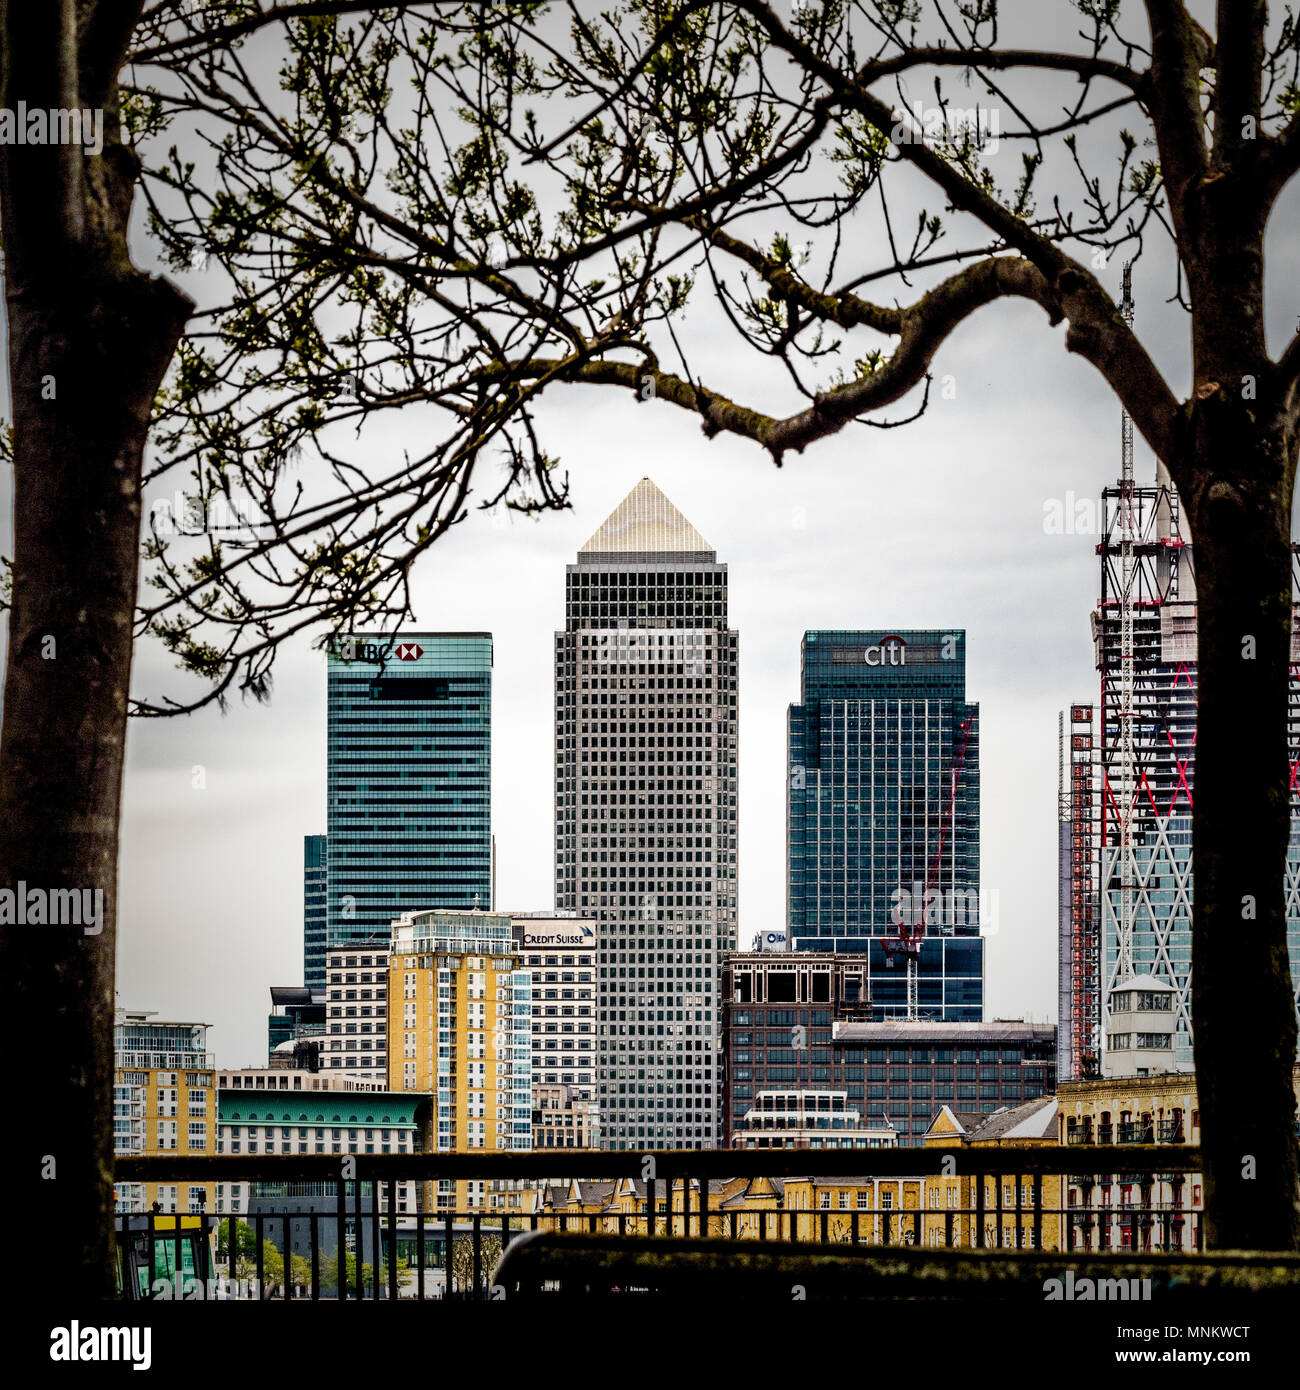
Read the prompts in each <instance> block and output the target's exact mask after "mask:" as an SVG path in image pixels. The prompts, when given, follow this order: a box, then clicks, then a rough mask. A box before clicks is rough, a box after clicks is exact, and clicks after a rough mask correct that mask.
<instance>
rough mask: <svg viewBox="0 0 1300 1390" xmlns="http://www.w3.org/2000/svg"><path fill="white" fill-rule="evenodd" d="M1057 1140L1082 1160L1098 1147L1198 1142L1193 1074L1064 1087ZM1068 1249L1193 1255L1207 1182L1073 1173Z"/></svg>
mask: <svg viewBox="0 0 1300 1390" xmlns="http://www.w3.org/2000/svg"><path fill="white" fill-rule="evenodd" d="M1057 1102H1058V1106H1059V1113H1058V1117H1057V1131H1058V1134H1057V1137H1058V1142H1059V1143H1062V1144H1066V1145H1069V1146H1071V1147H1076V1148H1077V1151H1078V1153H1079V1155H1080V1159H1081V1163H1080V1167H1082V1166H1083V1162H1082V1160H1086V1156H1087V1150H1088V1147H1089V1146H1090V1145H1094V1144H1160V1145H1164V1144H1167V1145H1169V1146H1170V1148H1171V1149H1177V1148H1178V1147H1180V1146H1183V1145H1187V1144H1199V1143H1200V1142H1201V1113H1200V1108H1199V1106H1198V1105H1197V1101H1196V1077H1195V1076H1194V1075H1193V1074H1192V1073H1191V1072H1169V1073H1166V1074H1164V1075H1161V1076H1142V1077H1139V1076H1129V1077H1123V1078H1120V1077H1106V1078H1099V1079H1095V1080H1088V1081H1066V1082H1062V1083H1061V1085H1060V1087H1059V1088H1058V1091H1057ZM1066 1200H1067V1205H1068V1208H1069V1218H1068V1233H1067V1235H1068V1245H1067V1248H1068V1249H1071V1250H1134V1251H1148V1250H1183V1251H1192V1250H1196V1249H1197V1248H1198V1246H1199V1241H1200V1224H1201V1213H1202V1211H1203V1209H1204V1202H1203V1184H1202V1182H1201V1175H1200V1174H1199V1173H1182V1172H1178V1171H1176V1170H1174V1169H1173V1168H1170V1169H1167V1170H1162V1171H1159V1172H1156V1173H1154V1174H1151V1173H1134V1172H1129V1173H1125V1172H1118V1173H1102V1174H1098V1173H1075V1174H1072V1175H1070V1176H1069V1178H1068V1182H1067V1198H1066Z"/></svg>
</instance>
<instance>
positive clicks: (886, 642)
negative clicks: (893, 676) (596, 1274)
mask: <svg viewBox="0 0 1300 1390" xmlns="http://www.w3.org/2000/svg"><path fill="white" fill-rule="evenodd" d="M862 659H863V661H865V662H866V663H867V665H868V666H906V665H907V643H906V642H904V641H903V639H902V638H901V637H892V636H891V637H882V638H881V639H880V641H879V642H878V643H877V644H876V645H875V646H874V647H868V648H867V649H866V651H864V652H863V653H862Z"/></svg>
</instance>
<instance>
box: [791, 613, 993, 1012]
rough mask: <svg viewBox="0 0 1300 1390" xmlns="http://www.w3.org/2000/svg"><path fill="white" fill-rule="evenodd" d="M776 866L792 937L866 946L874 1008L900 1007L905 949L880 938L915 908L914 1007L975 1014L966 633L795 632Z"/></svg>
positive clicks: (974, 767) (975, 852)
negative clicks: (797, 653) (793, 699)
mask: <svg viewBox="0 0 1300 1390" xmlns="http://www.w3.org/2000/svg"><path fill="white" fill-rule="evenodd" d="M788 733H789V744H788V749H789V766H788V781H787V788H788V790H787V798H788V800H787V820H786V868H787V892H788V898H787V902H788V928H789V936H790V945H791V947H792V948H793V949H795V950H815V951H851V952H863V953H865V954H866V956H867V963H868V983H869V985H870V989H871V995H872V1000H873V1003H874V1005H875V1011H876V1015H877V1017H889V1016H891V1015H901V1014H902V1013H904V1012H905V1010H906V1007H907V967H906V961H905V960H904V959H903V958H901V957H897V958H896V959H895V962H894V964H893V965H892V966H891V965H890V962H889V957H888V956H887V954H886V952H885V950H884V946H883V944H882V942H883V939H884V938H887V937H891V936H894V935H895V934H896V933H897V932H898V930H899V926H898V924H899V922H900V920H902V921H904V922H907V923H913V922H916V921H918V920H921V919H922V918H923V919H924V921H925V924H926V926H925V938H924V941H923V943H922V945H921V950H920V956H919V961H918V970H917V977H918V978H917V1009H918V1014H919V1015H920V1016H921V1017H925V1018H931V1019H936V1020H941V1021H947V1022H977V1021H979V1020H981V1019H982V1018H983V1008H984V942H983V939H982V937H981V935H980V922H981V916H982V912H981V898H980V855H979V804H980V803H979V706H978V705H976V704H971V703H969V702H968V701H967V699H966V634H965V632H963V631H960V630H956V631H950V632H940V631H902V632H862V631H859V632H845V631H833V632H832V631H820V632H808V633H805V634H804V640H803V676H802V698H801V702H800V703H799V704H796V705H791V706H790V710H789V719H788Z"/></svg>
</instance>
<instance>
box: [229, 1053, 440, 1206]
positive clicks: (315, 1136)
mask: <svg viewBox="0 0 1300 1390" xmlns="http://www.w3.org/2000/svg"><path fill="white" fill-rule="evenodd" d="M221 1076H222V1081H223V1085H222V1087H221V1089H220V1090H219V1092H218V1102H217V1139H216V1152H217V1153H220V1154H256V1155H268V1154H295V1155H298V1154H339V1155H342V1154H386V1153H391V1154H414V1153H418V1152H421V1151H422V1150H424V1149H425V1148H426V1147H427V1145H428V1142H429V1122H430V1112H431V1099H430V1097H429V1096H427V1095H424V1096H421V1095H407V1094H395V1093H394V1092H392V1091H388V1090H386V1089H384V1088H383V1085H382V1083H378V1082H370V1081H367V1080H365V1079H362V1078H353V1077H343V1076H339V1077H335V1076H330V1075H306V1076H302V1075H299V1074H294V1073H285V1072H282V1071H278V1070H275V1069H270V1070H268V1071H266V1072H262V1071H261V1069H257V1070H254V1071H250V1072H237V1071H235V1072H223V1073H222V1074H221ZM285 1080H287V1081H289V1082H290V1083H291V1084H290V1085H289V1086H288V1087H285V1086H281V1085H280V1084H279V1083H280V1082H281V1081H285ZM297 1080H301V1081H302V1082H303V1083H304V1084H303V1085H302V1086H301V1087H294V1086H293V1085H292V1082H293V1081H297ZM259 1081H262V1082H265V1084H262V1085H258V1084H248V1083H257V1082H259ZM225 1083H229V1084H225ZM313 1083H314V1084H313ZM417 1186H418V1184H417V1183H416V1182H415V1181H414V1180H408V1181H405V1182H399V1183H398V1184H397V1209H398V1212H399V1213H401V1214H403V1215H407V1214H410V1215H413V1214H414V1213H415V1212H416V1211H417V1210H418V1207H417V1197H418V1193H417ZM268 1199H282V1201H281V1206H280V1207H279V1208H277V1207H276V1206H274V1205H268V1204H267V1201H268ZM283 1199H295V1200H298V1202H299V1207H300V1208H301V1209H302V1210H305V1211H306V1210H311V1209H313V1201H315V1202H316V1209H317V1210H320V1211H331V1210H336V1209H337V1195H336V1187H335V1182H334V1180H332V1179H331V1180H329V1181H324V1182H303V1181H297V1180H285V1181H283V1182H261V1183H252V1184H250V1183H231V1184H229V1185H224V1184H218V1191H217V1193H216V1208H215V1209H216V1211H217V1212H218V1213H219V1214H221V1215H235V1216H240V1217H242V1216H246V1215H249V1214H255V1213H256V1212H258V1211H259V1210H260V1211H263V1212H267V1211H274V1210H277V1209H284V1208H285V1205H286V1203H285V1202H284V1201H283ZM287 1207H288V1208H290V1209H295V1210H296V1209H298V1208H294V1207H293V1201H291V1200H290V1201H288V1202H287ZM380 1210H381V1211H385V1210H387V1192H386V1189H381V1192H380Z"/></svg>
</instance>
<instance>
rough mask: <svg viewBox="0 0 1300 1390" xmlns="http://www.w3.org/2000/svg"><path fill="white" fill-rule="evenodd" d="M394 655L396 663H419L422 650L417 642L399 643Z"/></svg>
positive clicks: (422, 653)
mask: <svg viewBox="0 0 1300 1390" xmlns="http://www.w3.org/2000/svg"><path fill="white" fill-rule="evenodd" d="M394 654H395V655H396V657H397V659H398V661H419V659H420V658H421V657H422V656H423V655H424V648H423V647H422V646H421V645H420V644H419V643H418V642H399V643H398V644H397V647H396V649H395V653H394Z"/></svg>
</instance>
